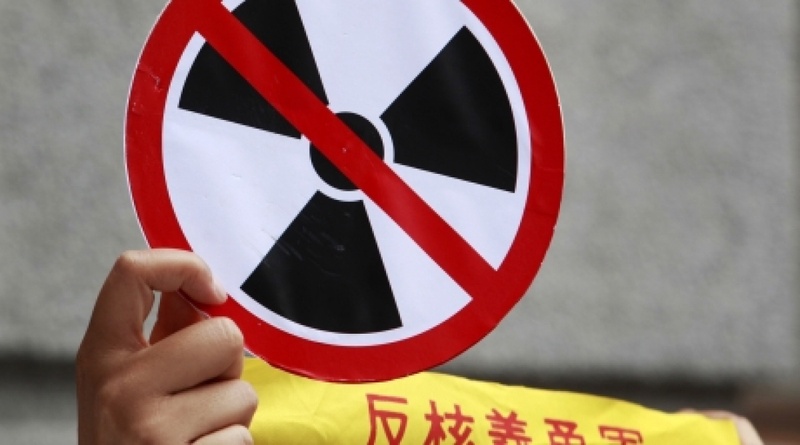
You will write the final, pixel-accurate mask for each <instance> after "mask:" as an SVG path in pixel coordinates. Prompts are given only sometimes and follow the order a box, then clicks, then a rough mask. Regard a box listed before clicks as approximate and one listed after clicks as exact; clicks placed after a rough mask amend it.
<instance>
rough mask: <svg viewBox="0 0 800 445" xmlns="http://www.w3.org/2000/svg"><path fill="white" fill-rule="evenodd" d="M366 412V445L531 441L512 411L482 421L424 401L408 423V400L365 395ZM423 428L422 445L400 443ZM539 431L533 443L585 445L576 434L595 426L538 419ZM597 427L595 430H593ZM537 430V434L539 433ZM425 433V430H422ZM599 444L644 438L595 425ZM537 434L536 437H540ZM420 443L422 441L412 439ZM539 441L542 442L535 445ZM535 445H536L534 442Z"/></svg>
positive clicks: (517, 444)
mask: <svg viewBox="0 0 800 445" xmlns="http://www.w3.org/2000/svg"><path fill="white" fill-rule="evenodd" d="M366 399H367V405H368V411H369V427H370V432H369V438H368V440H367V444H366V445H379V444H380V445H404V444H405V445H476V444H483V443H487V439H488V441H489V442H491V444H492V445H530V444H531V443H533V439H532V436H531V435H530V433H529V432H528V426H529V424H528V422H527V421H526V420H524V419H522V418H520V416H519V414H518V413H517V412H515V411H511V412H509V413H508V414H503V412H501V411H500V410H498V409H494V408H493V409H491V412H489V413H488V414H486V415H485V416H484V418H483V419H485V420H483V419H480V418H478V420H477V421H476V417H474V416H473V415H472V413H468V412H465V411H464V409H463V407H462V406H461V405H460V404H458V403H455V404H453V405H452V409H451V410H447V409H446V408H445V409H442V408H441V407H440V405H439V404H437V402H436V401H434V400H429V401H428V402H429V404H430V409H429V410H428V412H427V413H426V414H424V415H422V414H418V415H416V416H414V417H409V415H408V414H407V413H406V410H408V409H409V406H408V399H406V398H404V397H398V396H389V395H378V394H366ZM421 422H425V425H426V427H427V433H426V435H425V439H424V440H423V441H422V442H418V441H419V440H420V439H419V438H417V439H414V440H411V441H409V440H410V439H411V437H409V438H408V439H405V436H406V432H407V431H408V427H409V424H410V423H413V425H415V430H416V431H417V432H419V431H420V423H421ZM539 425H540V426H532V427H531V428H532V429H533V433H534V434H536V435H537V437H542V436H544V433H545V432H546V434H547V438H548V440H549V442H548V445H587V444H589V443H591V444H594V443H595V442H594V441H590V442H587V440H588V439H587V438H586V436H584V434H583V433H581V430H583V432H585V431H586V428H594V425H592V426H591V427H590V426H587V425H584V426H583V429H582V428H581V426H580V425H579V424H578V422H575V421H572V420H565V419H554V418H547V417H545V418H543V419H542V423H541V424H539ZM595 425H596V424H595ZM539 428H541V430H540V429H539ZM476 429H477V430H478V431H487V432H486V433H481V434H486V435H485V436H482V437H475V435H476V434H475V432H476ZM422 431H426V430H422ZM597 431H598V432H599V434H600V437H601V438H602V439H603V441H602V445H641V444H644V435H643V434H642V432H641V431H639V430H636V429H631V428H621V427H617V426H609V425H600V426H599V427H598V429H597ZM539 434H541V436H539ZM414 437H421V436H414ZM537 440H541V439H537ZM537 443H540V442H537Z"/></svg>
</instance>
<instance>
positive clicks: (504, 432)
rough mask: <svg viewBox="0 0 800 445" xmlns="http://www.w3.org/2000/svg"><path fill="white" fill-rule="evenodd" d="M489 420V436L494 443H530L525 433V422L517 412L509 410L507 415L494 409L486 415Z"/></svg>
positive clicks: (520, 444) (522, 444) (519, 444)
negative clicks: (509, 412)
mask: <svg viewBox="0 0 800 445" xmlns="http://www.w3.org/2000/svg"><path fill="white" fill-rule="evenodd" d="M486 420H488V421H489V422H490V426H491V430H490V431H489V437H491V438H492V443H493V444H494V445H510V444H512V443H514V444H516V445H526V444H529V443H531V438H530V437H528V436H527V435H526V434H525V427H526V426H527V425H528V423H527V422H525V421H523V420H520V419H519V418H518V417H517V413H515V412H513V411H512V412H511V414H509V415H508V416H503V415H502V414H500V412H499V411H497V410H496V409H493V410H492V413H491V414H490V415H488V416H486Z"/></svg>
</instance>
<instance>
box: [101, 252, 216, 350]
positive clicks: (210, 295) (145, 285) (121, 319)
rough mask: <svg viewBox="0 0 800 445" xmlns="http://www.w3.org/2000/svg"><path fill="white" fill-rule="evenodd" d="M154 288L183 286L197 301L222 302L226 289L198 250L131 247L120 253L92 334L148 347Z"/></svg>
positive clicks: (112, 342)
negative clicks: (144, 328) (146, 335)
mask: <svg viewBox="0 0 800 445" xmlns="http://www.w3.org/2000/svg"><path fill="white" fill-rule="evenodd" d="M153 291H163V292H176V291H181V292H182V293H183V294H185V295H187V296H188V297H189V298H191V299H192V300H194V301H197V302H199V303H205V304H220V303H222V302H223V301H224V300H225V299H226V295H225V292H224V291H223V290H221V289H219V287H218V286H216V285H215V283H214V280H213V279H212V276H211V272H210V271H209V269H208V267H207V266H206V265H205V263H203V261H202V260H200V258H199V257H197V256H196V255H194V254H192V253H189V252H184V251H179V250H153V251H137V252H126V253H124V254H123V255H121V256H120V257H119V259H118V260H117V262H116V263H115V264H114V267H113V268H112V270H111V272H110V273H109V275H108V278H107V279H106V282H105V284H104V285H103V288H102V289H101V291H100V295H99V296H98V298H97V303H96V304H95V309H94V312H93V313H92V319H91V321H90V323H89V328H88V330H87V334H90V333H93V332H102V333H103V335H102V336H100V338H97V339H94V340H96V341H99V340H102V342H103V343H104V344H105V345H106V346H108V347H112V348H123V349H128V350H137V349H140V348H141V347H143V344H144V343H145V342H144V339H143V334H142V325H143V324H144V320H145V318H146V317H147V314H148V313H149V312H150V310H151V309H152V305H153V299H154V297H153Z"/></svg>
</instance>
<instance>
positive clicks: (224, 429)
mask: <svg viewBox="0 0 800 445" xmlns="http://www.w3.org/2000/svg"><path fill="white" fill-rule="evenodd" d="M154 291H161V292H162V297H161V304H160V306H159V311H158V318H157V321H156V323H155V326H154V327H153V331H152V333H151V335H150V338H149V340H148V339H146V338H145V334H144V332H143V325H144V321H145V318H146V317H147V315H148V313H149V312H150V310H151V309H152V306H153V302H154V295H153V292H154ZM178 292H180V293H181V295H185V296H186V297H187V298H190V299H191V300H193V301H195V302H199V303H203V304H210V305H214V304H221V303H222V302H224V301H225V299H226V298H227V296H226V294H225V292H224V291H223V290H222V289H220V288H219V287H218V286H216V285H215V284H214V281H213V279H212V276H211V272H210V271H209V269H208V267H207V266H206V265H205V263H203V262H202V260H200V259H199V258H198V257H197V256H196V255H194V254H192V253H188V252H182V251H177V250H150V251H138V252H127V253H125V254H123V255H122V256H120V258H119V259H118V260H117V262H116V264H115V265H114V267H113V269H112V270H111V272H110V273H109V275H108V278H107V279H106V282H105V284H104V285H103V287H102V289H101V291H100V294H99V296H98V297H97V302H96V303H95V308H94V312H93V313H92V317H91V321H90V322H89V326H88V328H87V330H86V334H85V336H84V339H83V342H82V343H81V346H80V349H79V350H78V355H77V358H76V368H77V397H78V440H79V443H80V444H81V445H102V444H128V443H148V444H188V443H194V444H198V445H209V444H223V443H224V444H252V443H253V440H252V437H251V436H250V433H249V431H248V429H247V427H248V426H249V424H250V421H251V419H252V416H253V413H254V412H255V408H256V405H257V403H258V402H257V398H256V395H255V392H254V391H253V388H252V387H251V386H250V385H249V384H248V383H246V382H244V381H242V380H240V379H239V377H240V375H241V372H242V360H243V358H242V357H243V352H244V351H243V340H242V334H241V332H240V331H239V329H238V328H237V327H236V325H235V324H234V323H233V322H232V321H230V320H228V319H226V318H213V319H205V320H204V319H203V318H202V317H201V316H200V314H199V313H198V312H197V311H196V310H195V309H194V308H193V307H192V306H191V305H190V304H189V303H188V302H187V301H186V300H184V299H183V298H182V297H181V295H178Z"/></svg>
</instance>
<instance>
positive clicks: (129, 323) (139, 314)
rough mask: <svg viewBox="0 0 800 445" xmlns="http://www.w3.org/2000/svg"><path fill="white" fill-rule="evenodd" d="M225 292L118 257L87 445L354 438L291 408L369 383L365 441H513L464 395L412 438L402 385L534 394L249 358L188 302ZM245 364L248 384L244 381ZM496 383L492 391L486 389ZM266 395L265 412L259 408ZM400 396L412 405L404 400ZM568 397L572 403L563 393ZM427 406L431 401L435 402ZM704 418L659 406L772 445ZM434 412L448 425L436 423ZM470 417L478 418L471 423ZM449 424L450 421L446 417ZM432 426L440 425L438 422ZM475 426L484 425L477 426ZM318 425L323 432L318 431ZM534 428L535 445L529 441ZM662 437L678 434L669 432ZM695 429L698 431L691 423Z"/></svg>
mask: <svg viewBox="0 0 800 445" xmlns="http://www.w3.org/2000/svg"><path fill="white" fill-rule="evenodd" d="M154 292H161V293H162V295H163V297H162V298H161V301H160V305H159V308H158V318H157V321H156V323H155V326H154V327H153V330H152V332H151V334H150V337H149V339H147V338H145V336H144V333H143V329H144V320H145V318H146V317H147V315H148V313H149V312H150V310H151V309H152V305H153V303H154ZM179 294H180V295H179ZM181 296H183V297H185V298H186V299H184V298H181ZM226 298H227V297H226V293H225V291H224V290H222V289H221V288H220V287H219V286H218V285H216V284H215V281H214V279H213V277H212V275H211V272H210V270H209V268H208V267H207V266H206V264H205V263H204V262H203V261H202V260H201V259H200V258H199V257H198V256H196V255H194V254H192V253H189V252H183V251H178V250H166V249H165V250H147V251H136V252H127V253H124V254H123V255H122V256H120V258H119V259H118V260H117V262H116V263H115V265H114V267H113V268H112V269H111V272H110V273H109V275H108V278H107V280H106V282H105V283H104V285H103V287H102V289H101V291H100V293H99V296H98V298H97V302H96V305H95V308H94V311H93V314H92V317H91V321H90V323H89V325H88V327H87V330H86V334H85V336H84V339H83V341H82V343H81V346H80V349H79V351H78V354H77V360H76V367H77V401H78V440H79V444H80V445H97V444H120V443H165V444H173V443H193V444H199V445H209V444H212V445H213V444H253V443H258V444H270V443H281V444H286V443H303V444H309V443H353V442H351V441H348V439H347V438H346V437H345V436H344V435H345V434H348V431H349V430H351V429H354V427H358V426H359V425H349V424H338V425H329V426H330V427H331V428H332V429H331V430H330V431H335V432H340V433H341V435H340V436H337V435H336V434H332V435H330V436H328V438H327V440H326V441H324V442H323V441H320V440H315V438H318V436H314V435H313V434H316V433H319V431H318V430H316V428H317V427H318V426H319V425H318V424H324V423H325V421H323V420H321V419H320V418H317V417H310V416H300V415H298V414H297V412H295V411H291V410H292V409H294V408H293V407H292V403H291V402H292V401H293V400H299V399H302V398H303V397H306V396H309V397H311V398H313V399H315V400H317V401H318V402H319V405H320V406H316V407H313V408H314V409H315V410H319V412H320V416H322V415H323V414H324V411H325V406H324V405H325V404H324V403H322V402H323V399H324V397H320V394H322V393H330V394H332V395H335V397H336V398H337V399H338V400H337V401H338V402H339V403H338V405H337V404H334V411H347V410H349V409H350V408H351V406H348V405H347V404H345V403H344V402H343V401H345V400H347V398H348V397H350V396H351V395H352V394H358V397H361V396H362V395H363V394H364V391H365V389H364V388H368V389H367V390H366V391H367V392H368V393H369V394H372V396H373V397H372V398H371V399H368V401H369V402H370V403H371V404H369V405H368V408H369V410H367V409H366V408H365V409H364V411H365V412H368V414H370V417H368V418H367V419H366V420H365V422H366V423H365V424H366V425H367V426H371V428H370V429H369V430H367V431H361V432H360V433H359V434H362V435H361V436H359V437H363V438H364V439H363V441H362V442H360V443H367V444H371V443H376V444H377V443H396V444H400V443H417V442H419V443H449V442H445V441H444V439H445V438H447V437H455V436H456V435H457V434H460V435H462V436H464V437H466V436H467V435H469V434H470V433H472V434H473V435H472V436H471V437H470V440H471V441H472V442H474V443H475V444H480V443H495V444H496V443H504V442H503V441H502V440H503V439H502V438H501V437H500V436H499V434H500V433H501V429H499V427H498V428H494V427H493V429H491V430H490V431H489V436H490V437H494V441H491V440H489V439H488V438H487V439H486V440H484V441H481V438H480V437H477V435H475V433H477V423H478V422H477V420H480V419H478V417H479V416H469V415H467V414H468V413H467V411H466V410H467V408H468V403H467V402H466V401H465V402H464V403H463V406H464V411H461V407H462V404H459V405H456V408H458V409H457V410H456V411H455V412H457V413H460V414H461V415H460V417H459V419H460V420H461V421H462V423H461V428H458V427H454V424H453V422H452V419H453V418H454V417H456V416H454V415H453V413H454V412H453V406H452V405H450V406H445V405H444V404H442V405H441V406H438V408H436V407H435V404H434V402H433V400H431V403H430V406H429V407H428V406H426V407H425V414H424V417H420V418H425V419H427V423H424V422H423V425H422V426H423V428H422V429H420V430H419V431H421V434H422V435H421V436H419V437H420V438H421V439H419V441H414V439H413V438H412V437H416V436H413V434H416V433H415V430H414V428H415V425H412V423H411V421H410V420H409V419H410V418H411V417H412V415H413V414H414V413H411V412H409V411H406V409H409V410H410V409H411V408H412V402H413V400H411V399H412V396H411V395H406V393H403V394H400V391H404V389H403V388H404V387H403V386H402V385H407V386H417V385H426V384H427V383H425V382H426V379H428V380H430V381H433V382H435V383H434V385H435V386H436V389H434V390H431V391H428V393H426V394H425V395H426V397H429V398H431V399H437V400H440V399H438V397H439V396H441V397H445V396H444V394H446V393H447V392H448V391H453V390H457V391H462V392H466V393H468V394H466V396H465V397H467V396H469V397H472V396H475V397H477V398H478V399H480V398H481V397H483V395H477V394H479V393H480V394H484V393H487V392H491V391H504V390H509V391H518V392H517V394H525V395H528V394H533V392H532V391H533V390H527V389H521V388H507V389H502V388H503V387H502V386H500V385H491V386H488V384H484V383H480V382H472V383H469V382H466V381H461V380H458V381H457V380H454V379H453V378H450V377H447V376H439V375H435V374H430V373H423V374H420V375H417V376H412V377H409V378H407V379H400V380H398V381H396V382H388V383H386V384H385V385H384V386H377V385H383V384H370V385H337V384H331V383H323V382H312V381H311V380H307V379H301V378H300V377H294V376H289V375H288V374H285V373H282V372H280V371H277V370H274V369H271V368H268V367H267V366H266V365H265V364H263V363H259V361H258V360H257V359H245V358H244V346H243V338H242V334H241V332H240V331H239V329H238V328H237V326H236V325H235V324H234V323H233V322H232V321H231V320H228V319H226V318H212V319H204V317H202V316H201V314H200V313H199V312H197V311H196V310H195V309H194V308H193V307H192V306H191V303H190V302H193V303H199V304H206V305H216V304H221V303H222V302H223V301H225V299H226ZM246 361H247V362H246ZM243 369H244V370H245V377H246V378H247V379H249V380H250V381H251V383H248V382H247V381H245V380H243V379H242V372H243ZM287 382H288V384H286V383H287ZM372 385H376V386H372ZM390 385H391V386H390ZM475 385H478V386H475ZM483 385H485V386H483ZM321 387H324V388H323V391H322V392H320V391H319V390H320V388H321ZM490 387H491V388H493V389H491V390H489V391H485V390H486V389H487V388H490ZM478 388H480V389H479V390H478ZM470 390H472V392H470ZM359 391H360V392H359ZM526 391H530V392H526ZM257 393H258V394H257ZM384 393H386V394H384ZM388 393H391V394H388ZM407 394H411V393H410V392H409V393H407ZM534 395H535V394H534ZM259 396H260V397H259ZM545 396H546V397H550V396H551V395H545ZM535 397H539V395H535ZM555 397H563V396H562V395H555ZM569 397H572V399H571V400H574V401H575V403H577V404H580V405H581V406H572V407H568V408H572V409H574V410H575V412H578V411H579V410H581V409H587V407H589V406H590V405H592V404H597V402H598V399H597V398H590V397H588V396H586V397H584V396H579V395H572V396H569ZM259 398H260V399H261V409H260V410H259V411H256V409H257V405H258V404H259V402H258V399H259ZM357 400H360V399H357ZM402 400H405V403H400V402H401V401H402ZM441 400H443V399H441ZM559 400H561V401H562V402H563V401H564V400H566V399H564V398H561V399H559ZM423 402H425V403H424V404H426V405H427V402H428V401H427V400H425V401H423ZM359 403H360V402H359ZM359 403H355V404H356V405H357V404H359ZM602 403H605V404H608V403H611V402H609V401H603V402H602ZM350 405H354V404H350ZM609 406H612V405H609ZM354 409H356V410H358V409H360V407H354ZM620 409H625V410H633V411H630V412H635V413H636V414H634V415H635V416H641V417H642V418H646V417H648V416H650V417H652V416H654V415H655V414H653V413H652V412H648V411H647V410H645V409H643V408H638V407H632V406H627V405H625V406H621V408H620ZM496 411H497V410H496ZM520 412H522V408H520ZM513 414H516V413H513ZM704 414H705V415H706V416H707V417H709V418H711V419H723V420H724V422H720V423H716V422H713V421H711V420H703V419H700V418H699V416H694V415H690V414H679V415H666V414H658V416H660V417H658V416H657V417H652V418H654V419H661V421H663V422H665V424H666V422H672V417H675V419H680V420H681V422H689V423H676V425H683V429H689V427H688V426H687V425H701V426H704V427H705V426H708V427H709V428H710V429H709V430H712V429H713V430H714V431H719V432H726V428H729V429H730V433H726V434H720V435H719V438H723V439H721V440H717V441H716V442H706V441H701V442H692V443H703V444H704V445H707V444H708V443H720V444H729V445H737V442H738V441H740V443H741V444H742V445H763V442H762V440H761V439H760V438H759V436H758V434H757V433H756V431H755V430H754V429H753V427H752V425H751V424H750V423H749V422H748V421H747V420H746V419H744V418H741V417H738V416H735V415H733V414H730V413H725V412H709V413H704ZM392 416H394V417H392ZM487 418H488V419H490V421H491V420H492V419H499V420H502V419H505V420H509V419H512V420H515V421H516V423H515V426H516V429H513V430H508V431H507V432H509V434H510V433H511V432H513V433H514V434H516V436H515V437H516V438H517V439H516V440H517V442H514V441H513V440H512V439H513V437H512V436H508V440H509V441H508V442H505V443H536V444H539V443H542V444H554V443H555V444H558V443H583V442H581V441H583V440H584V437H586V438H587V439H588V438H589V437H593V436H590V434H598V433H594V432H591V431H589V428H585V429H583V430H582V429H579V427H585V426H586V425H584V424H581V425H578V424H577V423H576V422H570V421H567V420H564V419H553V418H546V419H543V420H544V422H542V424H541V425H542V426H541V427H538V426H537V429H535V430H533V425H532V422H531V424H526V422H525V421H523V420H522V419H521V417H520V418H516V417H513V416H505V417H504V416H503V415H502V414H501V413H500V411H497V413H496V416H495V417H492V416H487ZM584 418H585V417H584ZM391 419H400V420H403V419H405V420H408V422H407V423H405V422H400V425H401V427H402V429H397V427H392V426H390V424H391V422H389V420H391ZM436 419H438V420H439V421H440V422H438V423H437V422H436V421H435V420H436ZM470 419H473V420H474V421H475V423H474V424H472V423H469V422H470ZM530 420H532V419H530V418H529V419H528V421H530ZM588 420H589V421H591V420H592V419H588ZM445 421H447V422H449V423H446V424H445V423H443V422H445ZM500 424H503V425H508V422H505V423H503V422H499V423H496V424H493V423H490V425H494V426H496V425H500ZM394 425H396V424H394ZM431 425H439V426H440V427H442V428H440V429H434V428H430V426H431ZM473 425H474V426H475V427H476V429H475V431H473V430H472V426H473ZM526 425H527V427H528V428H529V429H528V430H527V431H526V430H525V429H524V428H523V427H525V426H526ZM734 425H735V429H736V431H738V440H737V438H736V433H735V432H734V428H733V426H734ZM406 426H407V428H406ZM662 426H663V425H662ZM309 428H312V429H313V431H316V433H309V432H308V431H309V430H308V429H309ZM393 428H394V429H393ZM492 433H494V435H493V436H492ZM533 433H535V437H536V440H537V441H536V442H533V441H527V442H526V441H525V440H527V439H529V438H530V437H531V436H533V435H534V434H533ZM661 433H662V434H663V435H669V434H670V433H671V432H670V431H667V432H664V431H661ZM679 433H680V432H676V434H675V435H674V436H670V437H683V436H678V434H679ZM686 433H687V434H691V433H692V431H686ZM304 434H305V435H304ZM309 434H311V435H309ZM599 434H602V436H601V437H603V438H604V440H605V441H606V442H607V443H609V444H618V443H622V444H637V443H648V444H656V445H658V444H659V443H667V442H658V440H663V439H659V438H657V437H653V438H652V440H648V441H646V442H645V440H646V439H647V438H646V437H642V436H643V435H646V434H647V432H646V431H636V430H632V429H626V428H622V425H620V426H617V427H613V426H610V425H605V424H601V425H600V433H599ZM378 435H380V437H379V436H378ZM403 435H405V438H406V439H407V441H405V442H404V441H402V439H403ZM448 435H449V436H448ZM309 438H311V439H309ZM548 438H549V439H548ZM565 438H566V439H565ZM423 439H424V440H425V441H424V442H423ZM381 440H383V441H382V442H381ZM548 440H549V441H548ZM559 440H561V442H559ZM563 440H567V441H568V442H563ZM290 441H291V442H290ZM498 441H500V442H498ZM520 441H522V442H520ZM357 443H358V442H357ZM585 443H589V442H588V441H587V442H585ZM604 443H605V442H604ZM681 443H686V442H681Z"/></svg>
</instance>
